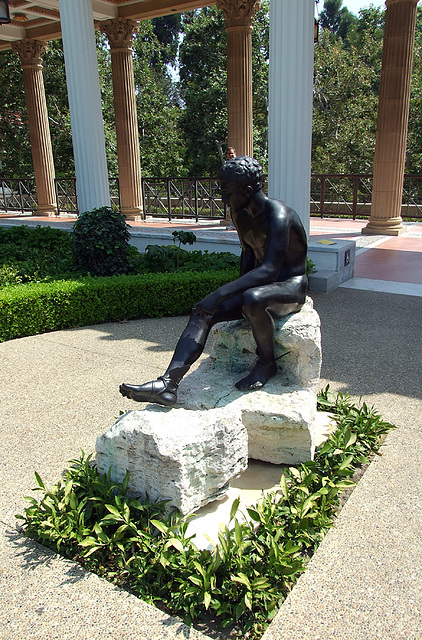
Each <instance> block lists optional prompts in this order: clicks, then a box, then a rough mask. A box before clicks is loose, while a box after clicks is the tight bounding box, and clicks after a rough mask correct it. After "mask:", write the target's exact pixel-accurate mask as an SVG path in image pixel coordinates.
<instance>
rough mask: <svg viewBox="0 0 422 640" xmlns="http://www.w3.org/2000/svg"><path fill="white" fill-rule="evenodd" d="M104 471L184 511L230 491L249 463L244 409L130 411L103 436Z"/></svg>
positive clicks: (99, 451)
mask: <svg viewBox="0 0 422 640" xmlns="http://www.w3.org/2000/svg"><path fill="white" fill-rule="evenodd" d="M96 463H97V467H98V470H99V471H100V473H108V471H109V469H110V470H111V477H112V478H113V480H116V481H117V482H121V481H122V480H123V478H124V476H125V474H126V471H129V472H130V480H129V485H128V486H129V488H130V490H131V491H132V492H133V493H134V494H135V495H137V496H140V497H141V499H142V500H144V499H145V497H146V495H148V496H149V499H150V500H169V503H168V506H169V507H170V508H171V507H174V508H177V509H178V510H179V511H180V512H181V513H182V514H183V515H186V514H188V513H190V512H191V511H194V510H196V509H198V508H199V507H201V506H203V505H205V504H207V503H208V502H212V501H213V500H216V499H218V498H221V497H223V496H224V495H225V493H226V491H227V488H228V484H229V482H230V480H232V479H233V478H235V477H236V476H238V475H239V474H240V473H242V471H244V470H245V469H246V468H247V465H248V437H247V433H246V429H245V427H244V426H243V424H242V421H241V419H240V415H239V414H235V413H234V412H232V411H227V410H226V409H211V410H210V411H206V412H201V411H186V409H178V408H174V409H167V408H164V407H158V406H153V405H149V406H148V407H147V408H146V409H145V410H143V411H129V412H128V413H126V414H125V415H124V416H122V417H121V418H119V419H118V420H117V422H116V423H115V424H114V425H113V426H112V427H111V429H109V431H107V432H106V433H105V434H103V435H102V436H99V438H97V444H96Z"/></svg>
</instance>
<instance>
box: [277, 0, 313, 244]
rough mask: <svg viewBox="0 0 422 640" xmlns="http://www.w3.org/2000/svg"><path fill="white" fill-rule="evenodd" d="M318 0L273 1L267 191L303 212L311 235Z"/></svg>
mask: <svg viewBox="0 0 422 640" xmlns="http://www.w3.org/2000/svg"><path fill="white" fill-rule="evenodd" d="M314 6H315V3H314V0H294V2H292V0H276V2H271V3H270V69H269V118H268V195H269V196H270V197H271V198H277V199H278V200H283V201H284V202H286V203H287V204H288V205H289V206H290V207H292V208H293V209H294V210H295V211H296V212H297V213H298V215H299V216H300V218H301V220H302V223H303V226H304V227H305V229H306V232H307V234H308V235H309V226H310V188H311V148H312V87H313V61H314V25H315V20H314Z"/></svg>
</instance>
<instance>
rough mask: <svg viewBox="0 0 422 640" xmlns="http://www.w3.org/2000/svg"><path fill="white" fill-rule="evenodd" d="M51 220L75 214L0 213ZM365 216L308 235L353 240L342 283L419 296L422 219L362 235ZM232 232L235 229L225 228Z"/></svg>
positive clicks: (207, 226) (323, 224) (328, 223)
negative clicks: (349, 271) (391, 231)
mask: <svg viewBox="0 0 422 640" xmlns="http://www.w3.org/2000/svg"><path fill="white" fill-rule="evenodd" d="M2 220H4V222H5V223H6V224H11V225H15V224H28V222H29V221H30V222H29V223H30V224H31V225H35V224H40V223H41V224H53V225H54V226H60V227H67V226H68V225H71V224H73V222H74V221H75V218H70V217H65V216H63V217H62V216H61V217H60V218H45V217H44V218H37V217H35V216H34V217H32V216H31V217H29V216H25V217H16V216H13V215H11V214H1V215H0V224H1V221H2ZM366 224H367V221H366V220H348V219H336V218H325V219H323V220H321V219H320V218H311V225H310V239H311V241H318V240H319V239H333V240H335V239H336V238H337V239H343V240H348V239H350V240H354V241H355V242H356V261H355V271H354V277H353V278H352V279H351V280H348V281H347V282H345V283H343V284H342V285H340V286H342V287H345V288H352V289H366V290H370V291H384V292H387V293H398V294H406V295H413V296H420V297H422V221H421V222H408V223H404V224H405V227H406V232H405V233H404V234H402V235H401V236H398V237H393V236H378V235H377V236H369V235H362V234H361V230H362V228H363V227H365V226H366ZM130 225H131V227H133V228H134V229H138V230H141V229H143V230H151V231H153V229H169V228H172V229H174V230H175V229H177V228H183V229H186V230H188V229H191V230H196V231H197V232H199V231H200V230H201V231H208V232H210V231H213V230H214V231H220V230H221V231H223V228H222V227H221V226H220V224H219V222H218V221H212V222H210V223H204V222H202V223H200V224H197V223H195V221H192V220H189V221H188V220H187V221H186V222H184V221H180V220H177V221H174V222H168V221H166V220H161V219H160V220H157V219H147V220H146V221H136V222H134V221H131V222H130ZM228 233H230V234H235V233H236V232H235V231H229V232H228Z"/></svg>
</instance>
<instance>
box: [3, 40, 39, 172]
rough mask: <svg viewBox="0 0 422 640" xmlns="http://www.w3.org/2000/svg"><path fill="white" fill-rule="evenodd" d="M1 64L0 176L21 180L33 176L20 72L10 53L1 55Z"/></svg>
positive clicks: (15, 56)
mask: <svg viewBox="0 0 422 640" xmlns="http://www.w3.org/2000/svg"><path fill="white" fill-rule="evenodd" d="M0 60H1V63H0V105H1V111H0V161H1V166H2V170H1V175H2V176H5V177H7V178H21V177H25V176H27V175H33V170H32V155H31V146H30V143H29V133H28V127H27V124H26V122H27V112H26V104H25V93H24V89H23V77H22V69H21V65H20V60H19V56H18V55H17V54H16V53H13V52H12V51H4V52H2V53H1V54H0Z"/></svg>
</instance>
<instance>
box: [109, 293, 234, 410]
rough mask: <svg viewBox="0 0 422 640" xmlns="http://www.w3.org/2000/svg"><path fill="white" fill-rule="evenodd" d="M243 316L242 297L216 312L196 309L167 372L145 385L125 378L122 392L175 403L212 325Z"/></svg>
mask: <svg viewBox="0 0 422 640" xmlns="http://www.w3.org/2000/svg"><path fill="white" fill-rule="evenodd" d="M241 317H242V314H241V310H240V298H239V300H236V301H234V300H232V301H230V302H228V303H226V304H223V305H222V307H221V309H219V310H218V311H217V313H216V314H214V316H198V315H196V314H195V313H194V312H192V313H191V316H190V318H189V322H188V324H187V326H186V328H185V330H184V331H183V333H182V335H181V336H180V338H179V342H178V343H177V345H176V349H175V351H174V355H173V357H172V359H171V362H170V364H169V366H168V367H167V370H166V372H165V373H164V374H163V375H162V376H160V377H159V378H157V380H153V381H152V382H146V383H145V384H141V385H133V384H127V383H125V382H124V383H123V384H121V385H120V389H119V390H120V393H121V394H122V395H123V396H125V397H126V398H130V399H131V400H135V401H136V402H153V403H155V404H161V405H163V406H166V407H171V406H173V405H175V404H176V401H177V389H178V386H179V384H180V381H181V380H182V378H183V376H184V375H185V374H186V373H187V372H188V370H189V368H190V367H191V365H192V364H193V363H194V362H196V360H197V359H198V358H199V356H200V355H201V354H202V352H203V350H204V347H205V343H206V341H207V338H208V334H209V332H210V330H211V327H212V326H213V325H214V324H216V323H217V322H222V321H224V320H234V319H238V318H241Z"/></svg>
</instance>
